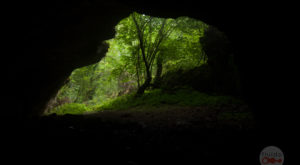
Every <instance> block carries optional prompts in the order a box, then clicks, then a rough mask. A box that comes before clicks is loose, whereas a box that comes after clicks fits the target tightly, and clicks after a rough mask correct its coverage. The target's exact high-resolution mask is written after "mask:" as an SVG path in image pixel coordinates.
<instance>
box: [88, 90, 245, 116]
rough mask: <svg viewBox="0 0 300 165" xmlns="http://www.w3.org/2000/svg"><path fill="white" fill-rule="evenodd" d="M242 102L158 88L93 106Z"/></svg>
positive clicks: (126, 106) (112, 108) (225, 97)
mask: <svg viewBox="0 0 300 165" xmlns="http://www.w3.org/2000/svg"><path fill="white" fill-rule="evenodd" d="M229 104H236V105H237V104H238V105H240V104H243V101H241V100H239V99H236V98H233V97H231V96H212V95H207V94H205V93H200V92H197V91H195V90H192V89H179V90H176V91H173V92H164V91H162V90H160V89H157V90H151V91H146V92H145V94H144V95H143V96H141V97H134V95H133V94H130V95H125V96H121V97H118V98H116V99H113V100H111V101H108V102H106V103H104V104H102V105H98V106H96V107H94V110H96V111H101V110H124V109H130V108H134V107H139V108H141V109H145V108H153V107H159V106H162V105H176V106H222V105H229Z"/></svg>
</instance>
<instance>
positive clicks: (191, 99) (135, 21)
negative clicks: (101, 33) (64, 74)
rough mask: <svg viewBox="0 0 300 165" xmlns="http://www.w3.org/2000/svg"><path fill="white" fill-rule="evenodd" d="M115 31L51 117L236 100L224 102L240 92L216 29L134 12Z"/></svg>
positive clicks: (54, 103) (75, 76) (54, 104)
mask: <svg viewBox="0 0 300 165" xmlns="http://www.w3.org/2000/svg"><path fill="white" fill-rule="evenodd" d="M115 31H116V33H115V37H114V38H112V39H110V40H107V41H104V43H105V44H108V45H109V49H108V52H107V53H106V56H105V57H103V58H102V59H101V60H100V61H99V62H98V63H95V64H92V65H89V66H85V67H82V68H78V69H76V70H74V71H73V72H72V74H71V75H70V77H69V78H68V80H67V81H66V82H65V84H64V86H63V87H62V88H61V89H60V90H59V92H58V93H57V95H56V97H55V98H52V99H51V100H50V101H49V103H48V105H47V108H46V110H45V114H46V115H48V114H57V115H64V114H86V113H95V112H99V111H103V110H122V109H134V108H136V107H139V108H138V109H139V110H143V109H147V108H149V107H153V106H155V107H165V106H166V107H168V108H170V106H201V105H210V104H219V102H221V101H220V100H223V102H224V100H226V99H227V100H234V99H233V98H231V97H224V94H233V93H236V91H238V89H237V88H238V81H237V77H235V76H236V75H235V73H234V65H233V63H232V59H231V56H232V54H230V53H231V52H230V46H229V41H228V39H227V37H226V36H225V35H224V34H223V33H222V32H220V31H218V30H217V29H216V28H214V27H212V26H209V25H207V24H205V23H204V22H202V21H199V20H195V19H192V18H189V17H179V18H176V19H171V18H168V19H165V18H157V17H152V16H147V15H144V14H139V13H132V14H131V15H130V16H129V17H127V18H124V19H123V20H121V21H120V22H119V23H118V24H117V25H116V26H115ZM228 68H229V69H228ZM226 71H227V72H226ZM216 77H218V78H216ZM224 84H225V85H224ZM228 91H229V92H228ZM216 93H217V94H219V95H216ZM212 94H213V95H212Z"/></svg>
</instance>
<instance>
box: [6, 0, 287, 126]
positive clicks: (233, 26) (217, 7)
mask: <svg viewBox="0 0 300 165" xmlns="http://www.w3.org/2000/svg"><path fill="white" fill-rule="evenodd" d="M10 5H11V8H8V9H7V12H6V14H7V15H8V17H7V21H8V23H7V24H9V26H8V31H9V32H10V33H9V35H8V36H7V38H8V39H7V40H8V42H9V43H12V44H11V45H12V46H11V47H9V49H10V53H9V55H8V56H9V57H8V58H9V60H7V61H9V62H8V63H7V64H8V65H13V67H11V68H12V69H10V70H9V71H8V72H7V79H8V85H7V88H8V89H9V92H8V93H9V94H12V93H13V96H12V97H10V101H9V104H11V105H15V106H12V108H11V109H10V110H9V111H7V112H5V113H7V115H8V116H10V117H20V118H23V117H25V116H36V115H39V114H40V113H41V112H42V109H43V106H44V105H45V104H46V102H47V100H49V99H50V97H51V96H52V95H54V94H55V92H56V91H57V90H58V89H59V87H60V86H61V85H62V84H63V82H64V80H65V79H66V78H67V77H68V76H69V74H70V73H71V72H72V70H74V69H75V68H77V67H82V66H85V65H88V64H92V63H95V62H97V61H99V60H100V59H101V57H103V52H102V54H101V53H100V54H99V53H98V54H97V53H96V52H97V48H98V46H99V45H101V42H102V41H103V40H106V39H109V38H112V37H113V36H114V29H113V28H114V26H115V25H116V24H117V23H118V21H120V20H121V19H122V18H124V17H127V16H128V15H129V14H130V13H131V12H132V11H137V12H141V13H145V14H149V15H152V16H160V17H173V18H175V17H178V16H189V17H193V18H196V19H199V20H202V21H204V22H206V23H208V24H211V25H214V26H216V27H217V28H219V30H221V31H223V32H225V34H227V35H228V37H229V39H230V40H231V41H232V43H233V46H234V49H235V61H236V63H237V65H238V67H239V71H240V75H241V77H242V86H243V92H244V96H245V98H246V99H247V100H248V101H249V102H250V103H252V104H253V106H254V107H255V108H256V111H257V114H259V115H258V116H260V117H261V118H264V116H266V115H267V114H268V115H269V112H271V110H270V109H272V108H273V110H272V114H271V115H273V118H272V119H269V120H270V121H271V120H276V119H278V117H279V116H280V115H278V113H277V112H278V111H274V106H272V105H271V104H270V103H271V102H273V101H278V98H277V97H275V96H276V95H278V93H275V92H274V87H275V86H278V85H279V84H280V83H281V81H280V82H279V81H276V73H277V71H279V69H278V68H277V67H276V66H277V64H278V63H279V61H280V59H279V58H277V57H276V56H274V54H278V53H279V51H280V50H278V49H277V50H274V47H276V46H278V43H277V42H275V41H276V40H277V39H278V38H276V36H274V35H273V34H274V33H275V32H276V31H277V29H276V26H275V25H276V24H275V22H273V21H274V20H277V19H279V18H280V16H279V15H277V14H276V11H277V10H276V8H270V7H269V6H267V5H263V4H261V3H256V2H252V3H251V4H249V3H236V2H235V3H233V2H232V3H230V2H228V1H226V2H222V3H221V2H215V1H200V2H197V3H195V2H192V1H189V0H188V1H182V2H175V1H169V2H168V3H167V2H164V3H162V1H143V2H139V1H129V2H126V3H125V2H121V1H120V2H117V1H105V2H103V1H97V0H75V1H67V0H63V1H62V0H57V1H48V0H47V1H30V2H27V1H26V2H17V3H14V4H10ZM266 11H267V12H266ZM253 58H257V59H259V60H256V59H253ZM11 61H13V62H11ZM20 82H21V83H20ZM279 90H280V89H278V90H277V92H279V93H280V92H282V91H279ZM258 93H259V94H258ZM278 106H281V104H279V105H277V106H276V107H278ZM261 121H262V120H261ZM266 123H267V122H266Z"/></svg>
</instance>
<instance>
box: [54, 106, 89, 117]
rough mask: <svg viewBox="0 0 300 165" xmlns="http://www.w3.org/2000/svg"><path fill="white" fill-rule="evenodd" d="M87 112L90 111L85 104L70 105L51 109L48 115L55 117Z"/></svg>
mask: <svg viewBox="0 0 300 165" xmlns="http://www.w3.org/2000/svg"><path fill="white" fill-rule="evenodd" d="M88 111H91V109H90V108H88V107H87V106H86V105H85V104H79V103H70V104H64V105H61V106H59V107H56V108H54V109H52V110H51V112H50V114H53V113H55V114H57V115H65V114H73V115H79V114H83V113H85V112H88Z"/></svg>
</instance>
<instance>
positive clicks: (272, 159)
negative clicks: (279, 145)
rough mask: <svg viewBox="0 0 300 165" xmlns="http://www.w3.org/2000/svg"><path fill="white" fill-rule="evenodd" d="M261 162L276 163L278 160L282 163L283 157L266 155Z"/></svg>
mask: <svg viewBox="0 0 300 165" xmlns="http://www.w3.org/2000/svg"><path fill="white" fill-rule="evenodd" d="M261 162H262V164H270V163H271V164H275V163H276V162H278V163H281V162H282V159H275V158H268V157H264V158H263V159H262V161H261Z"/></svg>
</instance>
